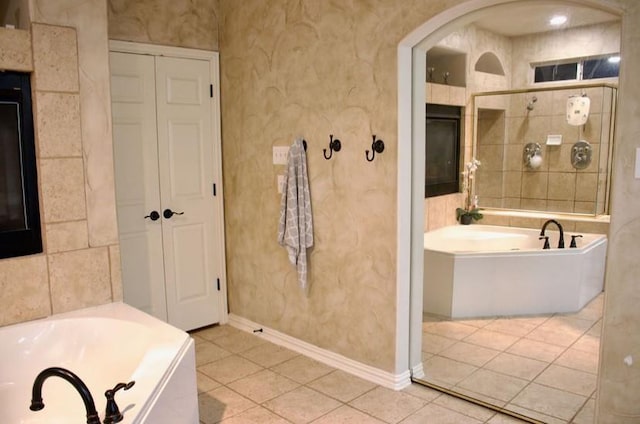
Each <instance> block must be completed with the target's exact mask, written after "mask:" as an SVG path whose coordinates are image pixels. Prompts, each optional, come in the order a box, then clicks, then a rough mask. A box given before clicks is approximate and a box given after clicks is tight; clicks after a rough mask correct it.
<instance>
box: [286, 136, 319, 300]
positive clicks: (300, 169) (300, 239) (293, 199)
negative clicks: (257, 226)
mask: <svg viewBox="0 0 640 424" xmlns="http://www.w3.org/2000/svg"><path fill="white" fill-rule="evenodd" d="M278 242H279V243H280V244H281V245H282V246H285V247H286V248H287V252H288V253H289V261H290V262H291V263H292V264H293V265H295V266H296V269H297V271H298V283H299V284H300V287H302V288H306V286H307V249H308V248H310V247H311V246H313V218H312V216H311V196H310V195H309V176H308V174H307V155H306V152H305V150H304V146H303V145H302V139H300V138H299V139H296V140H295V141H294V142H293V145H292V146H291V148H289V153H288V155H287V169H286V172H285V175H284V186H283V187H282V201H281V203H280V223H279V226H278Z"/></svg>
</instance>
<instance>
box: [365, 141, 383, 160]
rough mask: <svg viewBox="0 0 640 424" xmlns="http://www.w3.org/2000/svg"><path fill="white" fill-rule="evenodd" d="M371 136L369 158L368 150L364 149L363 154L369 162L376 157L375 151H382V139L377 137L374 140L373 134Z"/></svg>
mask: <svg viewBox="0 0 640 424" xmlns="http://www.w3.org/2000/svg"><path fill="white" fill-rule="evenodd" d="M372 137H373V142H372V143H371V159H369V151H368V150H365V156H366V157H367V160H368V161H369V162H373V159H374V158H375V157H376V152H377V153H382V152H384V141H382V140H379V139H378V140H376V136H375V134H374V135H373V136H372Z"/></svg>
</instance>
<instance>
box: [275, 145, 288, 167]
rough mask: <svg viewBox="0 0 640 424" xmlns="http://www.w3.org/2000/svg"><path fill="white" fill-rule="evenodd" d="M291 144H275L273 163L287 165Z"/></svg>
mask: <svg viewBox="0 0 640 424" xmlns="http://www.w3.org/2000/svg"><path fill="white" fill-rule="evenodd" d="M288 153H289V146H273V164H274V165H286V164H287V154H288Z"/></svg>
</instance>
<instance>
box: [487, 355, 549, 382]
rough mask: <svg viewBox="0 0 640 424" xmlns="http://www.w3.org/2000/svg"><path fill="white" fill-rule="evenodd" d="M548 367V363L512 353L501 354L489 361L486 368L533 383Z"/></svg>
mask: <svg viewBox="0 0 640 424" xmlns="http://www.w3.org/2000/svg"><path fill="white" fill-rule="evenodd" d="M548 366H549V363H548V362H544V361H538V360H537V359H531V358H525V357H523V356H519V355H512V354H510V353H501V354H500V355H498V356H496V357H495V358H493V359H492V360H491V361H489V363H487V364H486V365H485V366H484V368H485V369H488V370H491V371H496V372H499V373H501V374H507V375H511V376H513V377H518V378H522V379H524V380H529V381H531V380H533V379H534V378H536V376H538V374H540V373H541V372H542V371H543V370H544V369H545V368H546V367H548Z"/></svg>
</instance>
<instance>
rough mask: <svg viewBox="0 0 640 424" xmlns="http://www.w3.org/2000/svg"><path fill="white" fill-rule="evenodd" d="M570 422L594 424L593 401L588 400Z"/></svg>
mask: <svg viewBox="0 0 640 424" xmlns="http://www.w3.org/2000/svg"><path fill="white" fill-rule="evenodd" d="M571 422H572V423H573V424H594V423H595V422H596V401H595V399H589V400H588V401H587V403H585V404H584V406H583V407H582V409H581V410H580V412H578V414H577V415H576V416H575V418H574V419H573V421H571Z"/></svg>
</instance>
